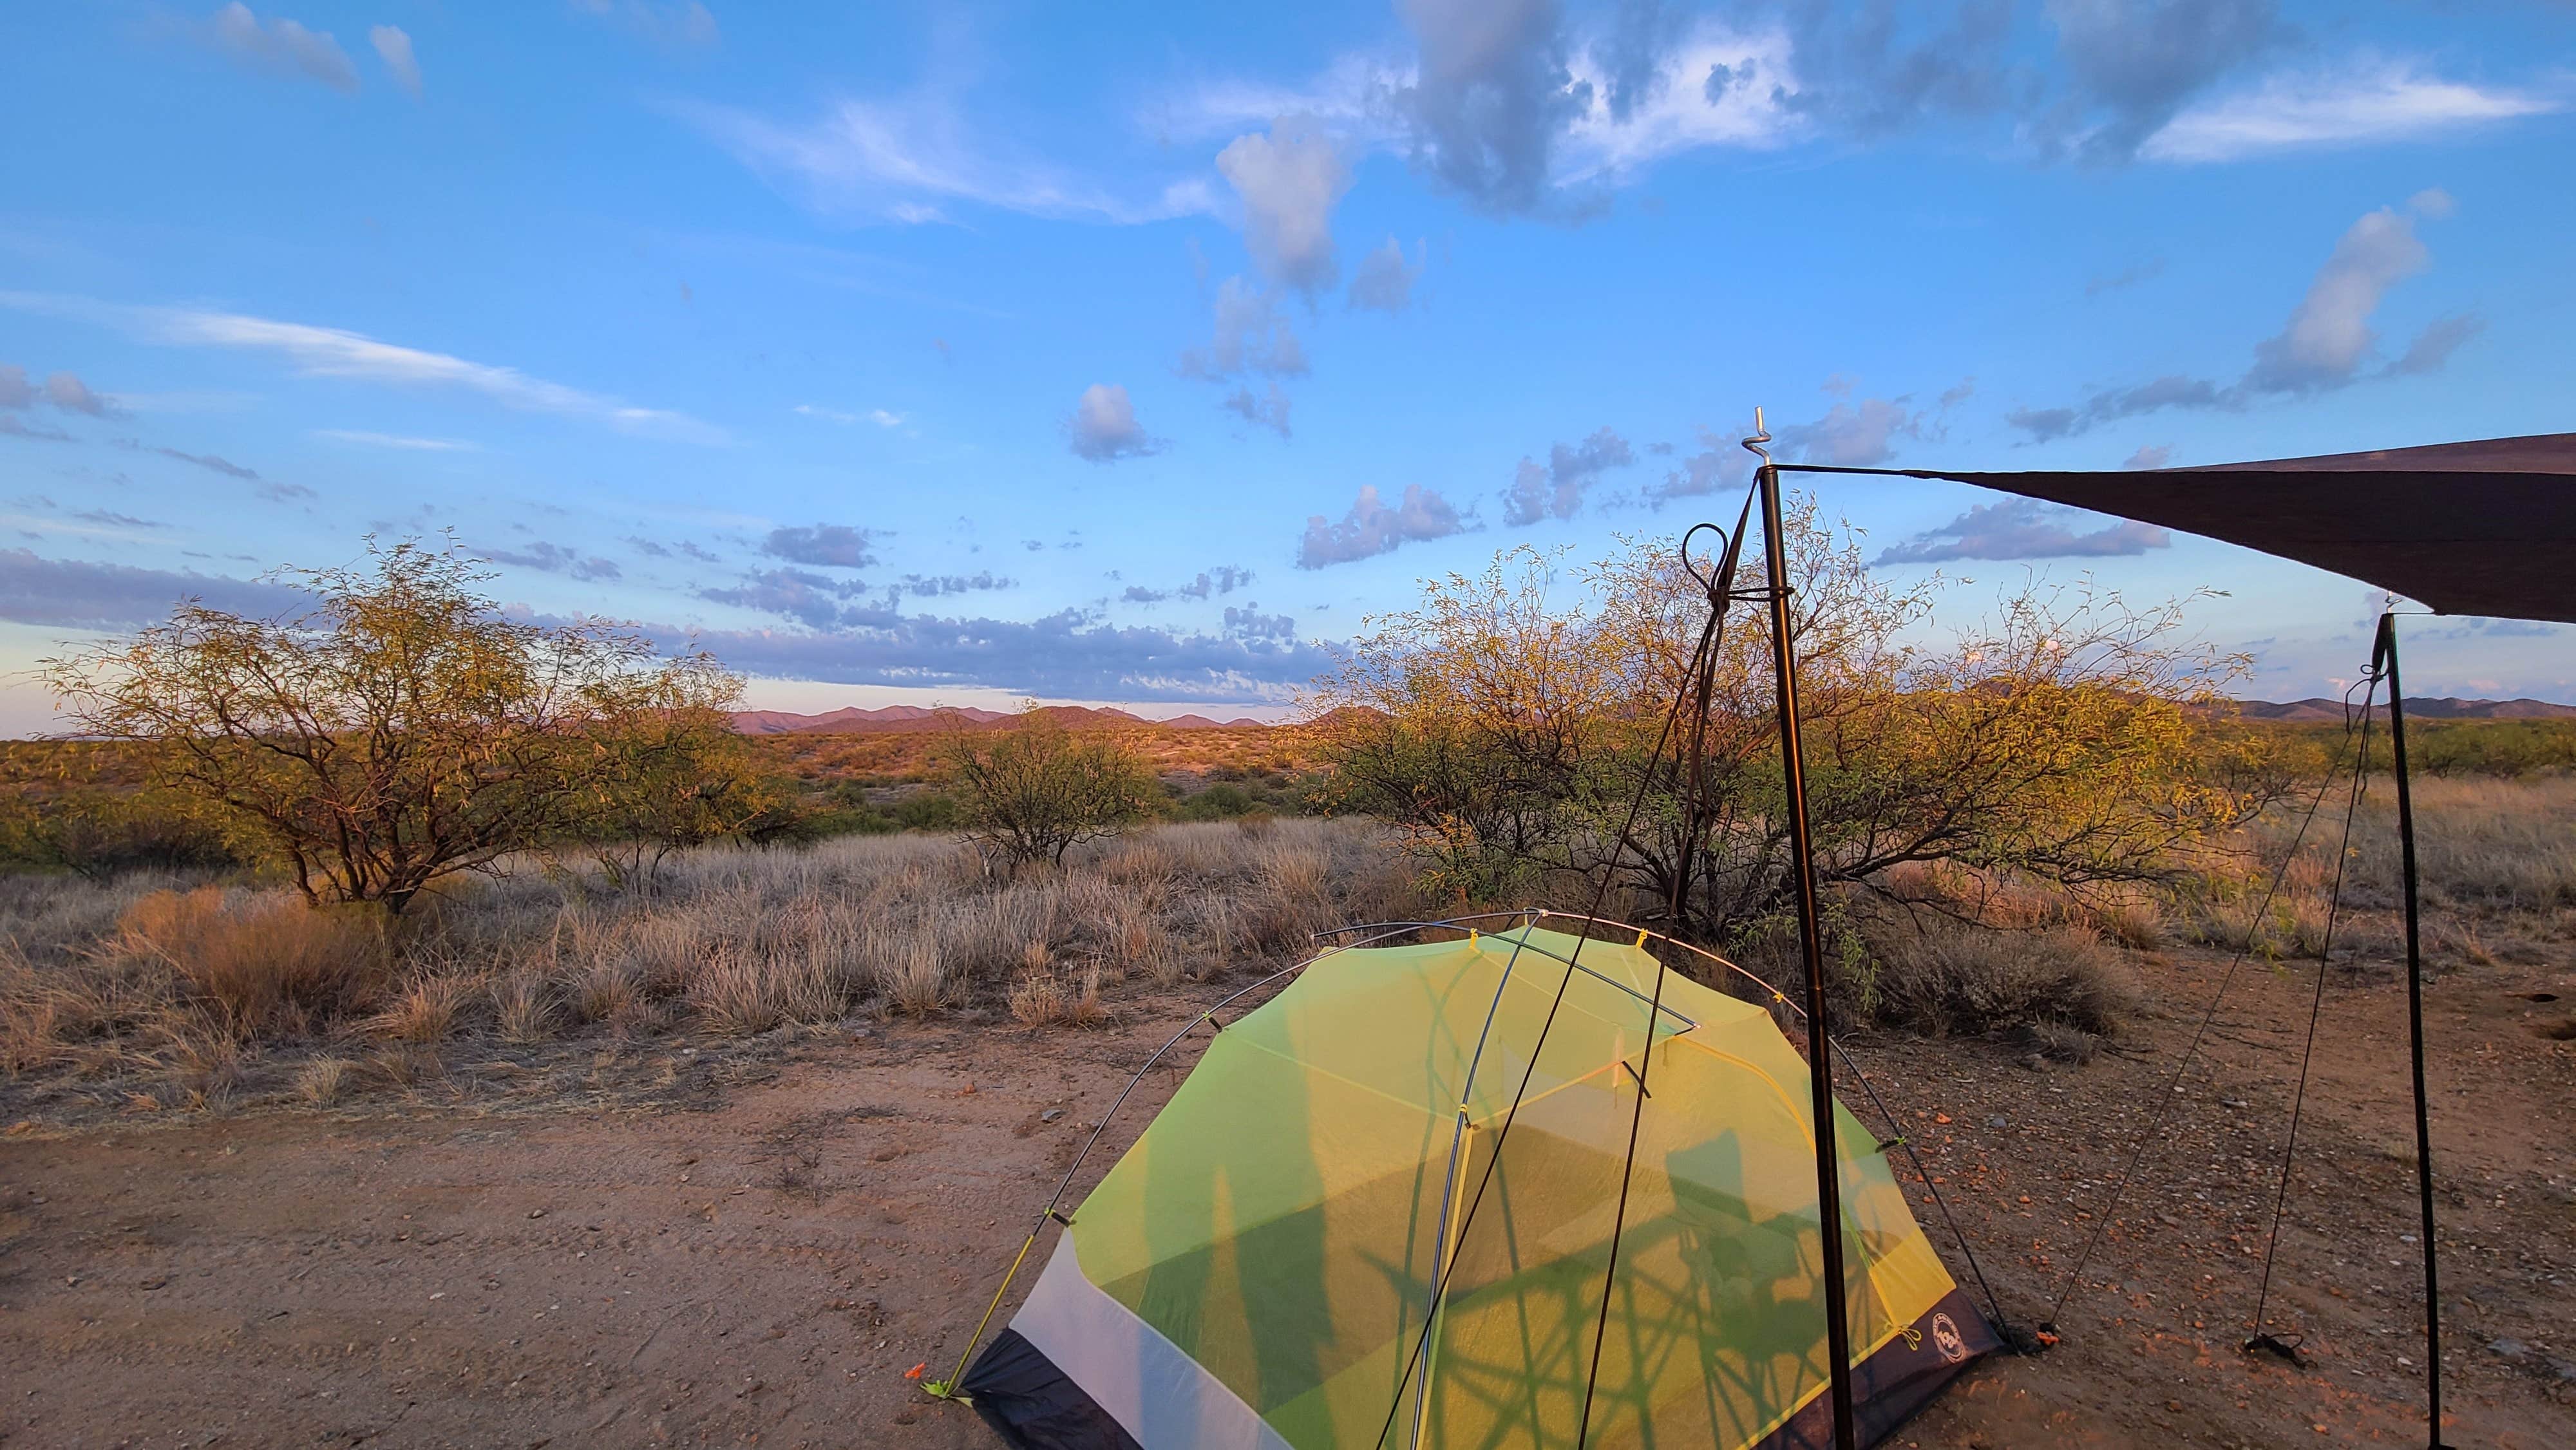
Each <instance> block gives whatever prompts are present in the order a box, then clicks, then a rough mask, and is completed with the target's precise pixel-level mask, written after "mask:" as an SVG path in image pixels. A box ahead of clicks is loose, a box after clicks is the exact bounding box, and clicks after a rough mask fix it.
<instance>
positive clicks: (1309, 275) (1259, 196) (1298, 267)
mask: <svg viewBox="0 0 2576 1450" xmlns="http://www.w3.org/2000/svg"><path fill="white" fill-rule="evenodd" d="M1216 169H1217V170H1218V171H1220V172H1222V173H1224V176H1225V179H1226V180H1227V181H1228V182H1230V183H1232V184H1233V186H1234V190H1235V194H1236V195H1238V196H1240V197H1242V198H1243V242H1244V246H1245V248H1246V249H1247V250H1249V251H1250V252H1251V253H1252V260H1253V262H1254V263H1255V264H1256V265H1258V266H1259V267H1260V268H1261V270H1262V272H1263V273H1264V274H1265V275H1267V276H1268V277H1269V278H1270V279H1271V280H1273V281H1275V282H1278V283H1281V284H1282V285H1285V286H1289V287H1294V288H1296V289H1297V290H1298V291H1300V292H1303V293H1306V294H1307V295H1308V296H1312V295H1314V293H1315V291H1316V290H1317V289H1318V288H1322V287H1329V286H1331V285H1332V284H1333V281H1334V279H1335V278H1337V277H1338V276H1340V274H1341V264H1340V262H1339V260H1338V259H1337V258H1336V257H1335V256H1334V253H1333V208H1334V206H1336V205H1337V204H1339V203H1340V201H1341V199H1342V196H1343V194H1344V193H1345V192H1348V191H1349V190H1350V189H1351V168H1350V166H1349V165H1348V163H1346V162H1344V161H1343V160H1342V155H1341V152H1340V151H1339V150H1337V149H1336V148H1335V147H1334V145H1333V141H1332V138H1331V137H1329V136H1327V135H1325V134H1324V132H1323V129H1322V127H1321V126H1320V125H1319V124H1318V123H1317V122H1316V120H1315V119H1314V118H1313V117H1311V116H1286V117H1282V118H1280V119H1279V120H1278V121H1277V122H1276V123H1274V124H1273V125H1272V126H1271V128H1270V134H1268V135H1266V136H1265V135H1261V134H1258V133H1255V134H1253V135H1249V136H1238V137H1236V138H1235V139H1234V140H1233V141H1232V142H1230V143H1229V144H1228V145H1227V146H1226V148H1225V149H1224V150H1223V151H1220V152H1218V153H1217V155H1216Z"/></svg>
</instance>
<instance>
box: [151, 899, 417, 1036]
mask: <svg viewBox="0 0 2576 1450" xmlns="http://www.w3.org/2000/svg"><path fill="white" fill-rule="evenodd" d="M110 945H111V948H112V950H114V951H116V952H117V953H119V954H121V955H124V956H127V957H130V958H141V959H146V960H149V961H153V962H157V963H159V964H161V965H163V966H165V967H167V968H168V969H169V970H170V972H171V973H172V974H173V975H174V976H175V977H177V979H178V980H179V981H180V982H182V983H184V984H185V985H186V987H187V989H188V990H189V992H190V993H191V994H193V996H194V997H196V998H197V999H198V1000H200V1001H202V1002H204V1003H205V1004H207V1005H208V1006H209V1007H211V1008H212V1009H213V1011H214V1012H215V1013H216V1014H217V1015H218V1016H219V1017H220V1019H221V1020H222V1022H223V1024H224V1025H225V1027H226V1028H227V1029H228V1030H229V1031H230V1032H231V1033H233V1034H234V1035H237V1036H242V1037H257V1036H268V1035H300V1034H303V1033H306V1032H309V1031H311V1030H312V1029H313V1028H314V1027H315V1026H317V1025H319V1024H320V1023H322V1022H324V1021H326V1020H328V1019H329V1018H330V1017H332V1016H335V1015H337V1014H339V1013H342V1012H345V1011H347V1010H349V1009H351V1008H353V1007H355V1006H357V1005H359V1004H360V1003H361V1002H362V1001H364V1000H365V999H366V998H367V997H368V996H369V995H370V994H371V993H372V992H373V991H374V990H375V989H376V988H377V987H379V986H380V985H381V984H382V983H383V981H384V978H385V974H386V970H387V963H388V952H389V942H388V940H387V936H386V932H385V928H384V924H383V923H382V921H380V920H379V919H377V918H375V917H374V916H371V915H370V914H368V913H367V912H365V911H363V910H353V909H347V908H326V907H316V906H312V905H310V904H308V903H306V902H304V901H301V900H299V899H296V898H294V897H290V896H284V895H279V894H270V893H259V894H253V893H244V892H227V891H225V890H223V889H222V888H220V887H214V886H202V887H199V888H197V889H196V890H194V891H187V892H179V891H156V892H154V893H152V894H151V895H149V896H146V897H143V898H142V899H141V900H139V901H136V902H135V903H134V904H133V905H131V906H129V907H127V908H126V909H125V911H124V913H123V915H122V916H120V917H119V919H118V921H117V934H116V937H115V938H114V940H113V942H112V943H111V944H110Z"/></svg>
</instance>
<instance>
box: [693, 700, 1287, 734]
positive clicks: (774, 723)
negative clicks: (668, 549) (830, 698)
mask: <svg viewBox="0 0 2576 1450" xmlns="http://www.w3.org/2000/svg"><path fill="white" fill-rule="evenodd" d="M1043 708H1044V709H1045V711H1046V713H1047V714H1049V715H1052V716H1054V717H1055V718H1056V719H1058V720H1060V721H1062V722H1064V724H1065V725H1066V726H1068V727H1070V728H1073V729H1080V728H1082V727H1084V726H1101V725H1158V726H1161V727H1162V728H1164V729H1167V730H1225V729H1237V728H1241V727H1245V726H1258V725H1261V724H1262V723H1264V722H1262V721H1259V720H1254V719H1251V718H1250V717H1248V716H1247V717H1244V718H1240V719H1234V720H1211V719H1209V718H1208V717H1207V716H1205V715H1175V716H1173V717H1172V718H1171V719H1169V720H1148V719H1146V718H1145V717H1144V716H1142V715H1131V714H1129V713H1127V712H1126V711H1124V710H1094V709H1090V708H1088V707H1086V706H1082V705H1048V706H1045V707H1043ZM1015 718H1017V717H1016V716H1014V715H1011V714H1008V713H1005V712H1003V711H1000V710H984V709H978V708H977V707H975V706H973V705H943V706H940V707H938V708H936V709H925V708H923V707H922V706H919V705H884V706H880V707H878V708H877V709H874V710H862V709H860V708H858V707H857V706H855V705H850V706H844V707H842V708H841V709H838V710H829V711H825V712H824V713H822V714H820V715H798V714H795V713H793V712H791V711H787V710H742V711H737V712H736V713H735V715H734V717H733V728H735V729H736V730H739V731H741V732H742V733H743V734H745V735H888V734H895V733H898V732H902V731H917V730H943V729H945V730H955V729H965V730H988V729H991V728H992V727H993V725H994V724H996V723H997V722H999V721H1003V720H1010V719H1015Z"/></svg>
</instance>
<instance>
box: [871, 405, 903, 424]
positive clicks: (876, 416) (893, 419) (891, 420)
mask: <svg viewBox="0 0 2576 1450" xmlns="http://www.w3.org/2000/svg"><path fill="white" fill-rule="evenodd" d="M868 421H869V422H871V423H874V424H876V425H877V426H878V427H880V428H893V427H897V426H900V425H901V424H902V422H903V415H902V414H901V413H889V412H887V411H886V410H885V409H883V408H870V409H868Z"/></svg>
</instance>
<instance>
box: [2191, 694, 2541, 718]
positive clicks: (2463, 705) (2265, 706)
mask: <svg viewBox="0 0 2576 1450" xmlns="http://www.w3.org/2000/svg"><path fill="white" fill-rule="evenodd" d="M2237 708H2238V709H2239V710H2240V711H2241V712H2242V713H2243V714H2244V717H2245V718H2246V719H2248V720H2281V721H2286V722H2288V723H2290V724H2293V725H2297V724H2307V723H2311V722H2318V721H2325V722H2332V723H2335V724H2341V723H2342V722H2343V701H2341V700H2327V699H2322V698H2319V699H2308V700H2292V701H2290V702H2289V703H2288V704H2286V705H2276V704H2274V703H2272V702H2271V701H2269V700H2243V701H2239V702H2238V704H2237ZM2406 713H2407V715H2408V716H2409V717H2411V718H2416V719H2423V720H2576V705H2553V704H2551V703H2549V702H2548V701H2546V700H2459V699H2452V698H2448V697H2445V698H2443V699H2439V700H2424V699H2417V698H2415V697H2414V696H2411V695H2410V696H2408V697H2407V699H2406ZM2371 715H2372V717H2373V718H2375V719H2381V720H2385V719H2387V718H2388V707H2387V706H2386V705H2374V706H2372V707H2371Z"/></svg>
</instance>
